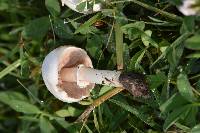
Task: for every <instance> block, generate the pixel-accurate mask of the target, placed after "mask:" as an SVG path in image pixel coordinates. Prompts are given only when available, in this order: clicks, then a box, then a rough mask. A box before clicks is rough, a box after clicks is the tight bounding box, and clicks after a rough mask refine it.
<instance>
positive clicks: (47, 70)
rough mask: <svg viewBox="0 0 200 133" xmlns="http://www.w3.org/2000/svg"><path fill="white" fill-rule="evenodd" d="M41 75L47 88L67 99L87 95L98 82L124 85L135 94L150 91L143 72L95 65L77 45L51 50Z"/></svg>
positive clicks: (70, 100) (75, 100)
mask: <svg viewBox="0 0 200 133" xmlns="http://www.w3.org/2000/svg"><path fill="white" fill-rule="evenodd" d="M42 77H43V80H44V83H45V85H46V86H47V88H48V90H49V91H50V92H51V93H52V94H53V95H54V96H55V97H56V98H58V99H60V100H62V101H63V102H68V103H71V102H78V101H80V100H82V99H84V98H86V97H88V96H89V95H90V91H91V90H92V89H93V88H94V86H95V84H102V85H109V86H114V87H124V88H125V89H127V90H128V91H129V92H131V94H133V95H134V96H143V95H144V96H145V95H147V86H146V83H145V80H144V76H143V75H141V74H137V73H128V74H124V73H122V72H121V71H115V70H114V71H111V70H97V69H93V65H92V61H91V59H90V57H89V56H88V55H87V53H86V51H85V50H83V49H81V48H77V47H74V46H61V47H59V48H56V49H54V50H53V51H51V52H50V53H49V54H48V55H47V56H46V57H45V59H44V61H43V64H42Z"/></svg>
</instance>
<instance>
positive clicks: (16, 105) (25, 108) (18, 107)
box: [8, 100, 41, 114]
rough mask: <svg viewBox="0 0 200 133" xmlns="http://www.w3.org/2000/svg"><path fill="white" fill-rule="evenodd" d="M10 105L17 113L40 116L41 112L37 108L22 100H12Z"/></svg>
mask: <svg viewBox="0 0 200 133" xmlns="http://www.w3.org/2000/svg"><path fill="white" fill-rule="evenodd" d="M8 105H9V106H10V107H11V108H12V109H14V110H15V111H17V112H22V113H26V114H38V113H41V111H40V110H39V109H38V108H37V106H35V105H33V104H30V103H28V102H25V101H20V100H10V101H9V103H8Z"/></svg>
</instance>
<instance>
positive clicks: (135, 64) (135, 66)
mask: <svg viewBox="0 0 200 133" xmlns="http://www.w3.org/2000/svg"><path fill="white" fill-rule="evenodd" d="M144 54H145V50H140V51H138V52H137V53H136V54H135V55H134V56H133V57H132V58H131V61H130V64H129V66H128V70H129V71H133V70H139V69H140V62H141V61H142V58H143V56H144Z"/></svg>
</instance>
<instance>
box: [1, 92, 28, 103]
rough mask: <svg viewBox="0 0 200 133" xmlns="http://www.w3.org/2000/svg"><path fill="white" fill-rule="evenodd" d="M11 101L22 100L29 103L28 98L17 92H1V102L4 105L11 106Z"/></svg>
mask: <svg viewBox="0 0 200 133" xmlns="http://www.w3.org/2000/svg"><path fill="white" fill-rule="evenodd" d="M11 100H13V101H14V100H21V101H27V100H28V99H27V97H25V96H24V95H23V94H21V93H19V92H15V91H3V92H0V101H1V102H3V103H4V104H9V103H10V101H11Z"/></svg>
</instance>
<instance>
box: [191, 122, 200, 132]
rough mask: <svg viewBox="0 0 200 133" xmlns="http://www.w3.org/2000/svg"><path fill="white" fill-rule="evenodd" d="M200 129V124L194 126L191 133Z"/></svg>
mask: <svg viewBox="0 0 200 133" xmlns="http://www.w3.org/2000/svg"><path fill="white" fill-rule="evenodd" d="M199 131H200V124H198V125H196V126H194V127H193V128H192V130H191V131H190V133H199Z"/></svg>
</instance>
